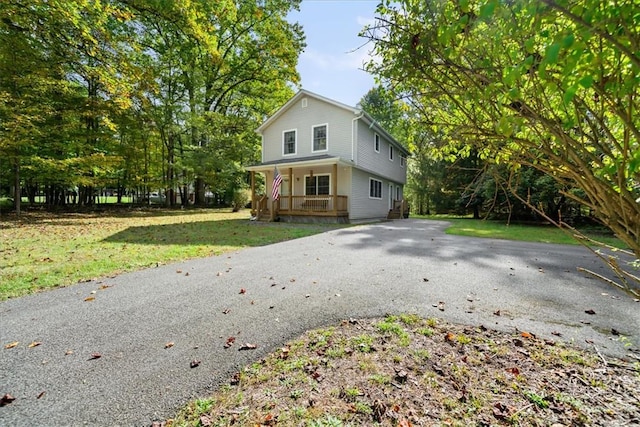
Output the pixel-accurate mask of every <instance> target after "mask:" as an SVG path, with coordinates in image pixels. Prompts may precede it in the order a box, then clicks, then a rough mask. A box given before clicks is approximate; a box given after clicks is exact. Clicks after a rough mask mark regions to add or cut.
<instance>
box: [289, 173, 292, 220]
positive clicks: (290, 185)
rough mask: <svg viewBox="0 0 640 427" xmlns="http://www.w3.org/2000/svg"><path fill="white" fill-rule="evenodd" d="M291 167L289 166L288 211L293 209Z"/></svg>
mask: <svg viewBox="0 0 640 427" xmlns="http://www.w3.org/2000/svg"><path fill="white" fill-rule="evenodd" d="M292 202H293V168H289V213H291V211H292V210H293V205H292Z"/></svg>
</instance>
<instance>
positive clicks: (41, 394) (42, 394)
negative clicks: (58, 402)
mask: <svg viewBox="0 0 640 427" xmlns="http://www.w3.org/2000/svg"><path fill="white" fill-rule="evenodd" d="M44 393H45V392H44V391H41V392H40V394H39V395H38V396H37V397H36V399H40V398H41V397H42V396H44Z"/></svg>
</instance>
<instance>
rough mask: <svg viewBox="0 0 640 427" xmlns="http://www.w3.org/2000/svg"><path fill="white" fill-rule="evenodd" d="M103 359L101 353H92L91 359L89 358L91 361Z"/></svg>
mask: <svg viewBox="0 0 640 427" xmlns="http://www.w3.org/2000/svg"><path fill="white" fill-rule="evenodd" d="M101 357H102V355H101V354H100V353H91V357H90V358H89V360H95V359H100V358H101Z"/></svg>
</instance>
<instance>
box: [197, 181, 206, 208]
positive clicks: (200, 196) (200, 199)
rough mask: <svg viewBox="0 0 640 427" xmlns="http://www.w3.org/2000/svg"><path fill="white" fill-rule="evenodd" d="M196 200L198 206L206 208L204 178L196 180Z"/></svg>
mask: <svg viewBox="0 0 640 427" xmlns="http://www.w3.org/2000/svg"><path fill="white" fill-rule="evenodd" d="M194 187H195V189H194V191H195V200H194V204H195V205H196V206H204V205H206V204H207V200H206V198H205V196H204V180H203V179H202V178H196V180H195V182H194Z"/></svg>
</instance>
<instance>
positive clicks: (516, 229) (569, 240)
mask: <svg viewBox="0 0 640 427" xmlns="http://www.w3.org/2000/svg"><path fill="white" fill-rule="evenodd" d="M411 218H424V219H435V220H442V221H448V222H450V223H451V226H449V227H448V228H447V229H446V231H445V232H446V233H447V234H453V235H459V236H470V237H490V238H493V239H505V240H521V241H526V242H540V243H560V244H568V245H579V244H580V242H579V241H578V240H576V239H575V238H574V237H573V236H572V233H570V232H567V231H563V230H560V229H559V228H557V227H555V226H553V225H529V224H527V225H523V224H507V223H506V222H505V221H493V220H482V219H480V220H478V219H472V218H463V217H455V216H449V215H431V216H419V215H411ZM580 231H581V232H582V233H584V234H585V235H586V236H587V237H589V238H591V239H593V240H596V241H599V242H601V243H604V244H607V245H610V246H614V247H617V248H624V247H625V245H624V244H623V243H622V242H621V241H620V240H619V239H617V238H616V237H615V236H613V235H612V234H611V233H610V232H608V230H606V229H604V228H594V227H590V228H585V229H581V230H580Z"/></svg>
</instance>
